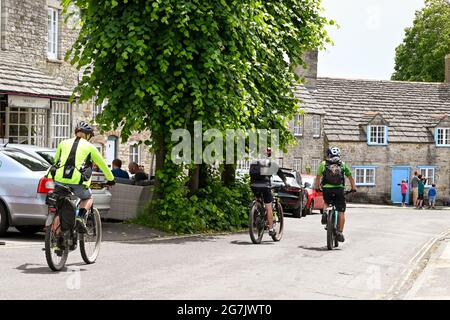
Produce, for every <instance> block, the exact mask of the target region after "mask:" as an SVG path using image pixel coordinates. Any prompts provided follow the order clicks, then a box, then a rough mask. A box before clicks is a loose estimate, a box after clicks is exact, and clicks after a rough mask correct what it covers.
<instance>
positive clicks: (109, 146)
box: [106, 136, 118, 168]
mask: <svg viewBox="0 0 450 320" xmlns="http://www.w3.org/2000/svg"><path fill="white" fill-rule="evenodd" d="M117 140H118V138H117V137H116V136H109V137H108V142H107V143H106V163H107V164H108V167H110V168H111V165H112V162H113V160H114V159H116V158H117Z"/></svg>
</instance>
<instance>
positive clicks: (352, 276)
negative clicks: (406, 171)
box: [0, 206, 450, 300]
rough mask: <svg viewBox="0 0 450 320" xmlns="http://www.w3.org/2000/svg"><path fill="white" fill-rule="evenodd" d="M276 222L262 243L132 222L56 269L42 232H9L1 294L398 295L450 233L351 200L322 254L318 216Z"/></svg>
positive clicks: (413, 213) (430, 220)
mask: <svg viewBox="0 0 450 320" xmlns="http://www.w3.org/2000/svg"><path fill="white" fill-rule="evenodd" d="M285 221H286V223H285V232H284V236H283V239H282V241H281V242H278V243H275V242H273V241H272V240H269V239H270V238H269V237H268V236H267V235H266V236H265V237H264V239H263V243H262V244H261V245H253V244H251V243H250V239H249V236H248V234H247V233H235V234H224V235H215V236H196V237H182V238H177V237H175V238H173V237H171V238H165V237H162V238H154V237H151V238H147V237H146V236H145V231H142V228H141V229H140V230H141V231H140V232H141V233H142V234H143V235H144V236H142V235H141V236H137V237H134V238H133V236H132V235H133V231H132V230H133V227H129V228H130V236H128V235H126V234H124V233H120V232H119V234H118V235H117V237H114V234H110V235H109V236H108V233H105V234H106V235H107V237H109V240H114V241H104V242H103V244H102V250H101V254H100V257H99V259H98V261H97V263H95V264H93V265H84V264H83V263H82V259H81V256H80V254H79V252H78V251H76V252H74V253H72V254H71V255H70V256H69V260H68V269H67V270H66V271H65V272H60V273H53V272H51V271H50V270H49V269H48V267H47V265H46V261H45V256H44V252H43V251H42V248H43V236H42V235H37V236H33V237H28V238H26V237H23V236H22V237H21V236H20V234H16V233H11V234H9V236H7V237H6V238H2V239H0V240H1V241H4V242H6V245H2V246H0V275H1V277H0V288H2V290H0V299H200V300H203V299H213V300H222V299H238V300H240V299H251V300H253V299H255V300H260V299H401V298H404V297H408V294H411V293H410V292H411V290H414V284H415V282H414V281H413V280H415V279H419V280H420V276H421V274H420V273H419V272H418V271H417V269H414V268H415V267H417V266H418V265H420V262H421V259H422V258H423V257H424V255H425V254H426V253H427V252H428V251H429V250H428V249H429V248H431V246H432V245H433V244H434V243H435V242H434V240H436V239H437V238H438V237H439V235H440V236H443V235H444V233H445V232H448V231H450V211H448V210H435V211H430V210H422V211H419V210H413V209H408V208H389V207H375V206H371V207H365V208H361V207H358V206H356V207H352V208H349V209H348V214H347V225H346V230H345V235H346V242H345V243H343V244H342V245H341V246H340V247H339V248H338V249H337V250H333V251H328V250H327V249H326V242H325V241H326V234H325V230H324V229H323V227H322V226H321V225H320V215H318V214H316V215H312V216H307V217H304V218H301V219H295V218H291V217H287V218H286V219H285ZM109 233H111V232H109ZM427 250H428V251H427ZM411 270H415V272H411ZM447 289H449V288H447ZM449 290H450V289H449ZM416 291H417V290H416ZM444 291H445V288H444ZM408 292H409V293H408ZM439 295H440V296H441V297H442V296H444V297H445V296H448V297H450V292H449V291H447V292H442V291H440V292H439Z"/></svg>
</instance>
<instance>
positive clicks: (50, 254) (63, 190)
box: [45, 184, 102, 271]
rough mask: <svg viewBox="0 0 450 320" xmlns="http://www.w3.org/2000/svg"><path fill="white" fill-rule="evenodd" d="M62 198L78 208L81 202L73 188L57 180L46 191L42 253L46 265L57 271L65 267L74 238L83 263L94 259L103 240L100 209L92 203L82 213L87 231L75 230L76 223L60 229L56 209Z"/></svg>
mask: <svg viewBox="0 0 450 320" xmlns="http://www.w3.org/2000/svg"><path fill="white" fill-rule="evenodd" d="M61 200H68V201H70V203H71V204H72V206H73V207H74V208H76V210H77V212H78V209H79V205H80V202H81V199H80V198H78V197H77V196H76V195H75V194H74V193H73V192H72V190H71V189H70V187H68V186H63V185H60V184H56V186H55V190H54V191H52V192H49V193H48V194H47V201H46V203H47V205H48V215H47V220H46V223H45V257H46V260H47V264H48V266H49V267H50V269H51V270H53V271H60V270H62V269H63V268H64V266H65V264H66V261H67V258H68V256H69V251H74V250H76V248H77V242H79V245H80V252H81V257H82V258H83V261H84V262H85V263H86V264H92V263H94V262H95V261H96V259H97V257H98V255H99V252H100V244H101V240H102V224H101V218H100V213H99V212H98V210H97V209H96V208H94V207H91V209H90V210H88V211H87V213H86V215H85V217H84V222H85V225H86V229H87V230H86V233H78V232H77V231H76V226H74V227H72V228H70V229H69V230H66V231H64V232H63V231H62V230H61V218H60V215H59V212H58V206H59V204H60V203H61ZM74 219H75V216H74ZM58 238H59V240H58Z"/></svg>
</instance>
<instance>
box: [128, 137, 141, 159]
mask: <svg viewBox="0 0 450 320" xmlns="http://www.w3.org/2000/svg"><path fill="white" fill-rule="evenodd" d="M134 148H136V152H134ZM135 157H137V160H136V159H135ZM128 160H129V163H131V162H136V163H137V164H140V163H141V145H140V144H139V143H137V142H136V143H130V145H129V147H128Z"/></svg>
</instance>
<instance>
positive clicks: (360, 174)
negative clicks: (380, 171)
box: [355, 167, 375, 186]
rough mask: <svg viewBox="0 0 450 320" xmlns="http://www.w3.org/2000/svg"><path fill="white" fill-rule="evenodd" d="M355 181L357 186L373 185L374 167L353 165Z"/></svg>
mask: <svg viewBox="0 0 450 320" xmlns="http://www.w3.org/2000/svg"><path fill="white" fill-rule="evenodd" d="M355 183H356V185H357V186H374V185H375V168H373V167H355Z"/></svg>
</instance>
